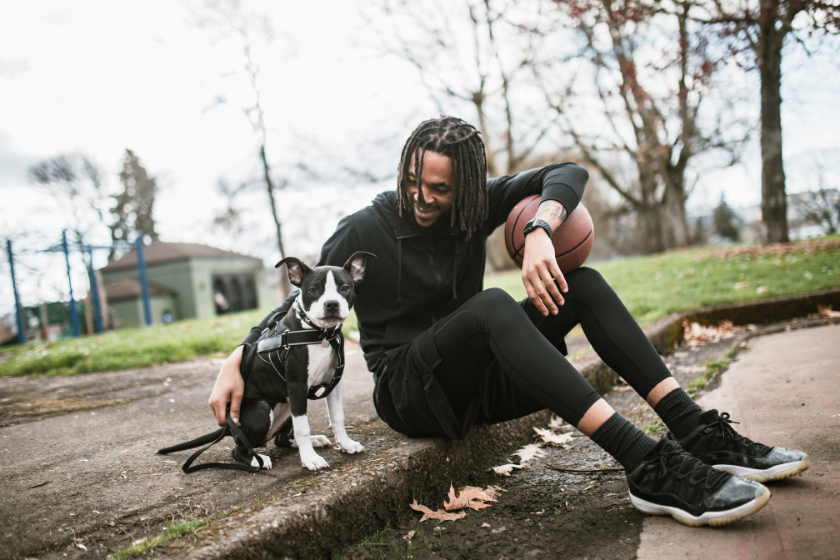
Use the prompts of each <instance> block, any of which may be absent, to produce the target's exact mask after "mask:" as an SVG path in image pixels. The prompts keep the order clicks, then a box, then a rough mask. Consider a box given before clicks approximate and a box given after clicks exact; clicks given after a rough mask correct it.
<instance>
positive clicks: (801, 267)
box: [485, 247, 840, 325]
mask: <svg viewBox="0 0 840 560" xmlns="http://www.w3.org/2000/svg"><path fill="white" fill-rule="evenodd" d="M709 252H710V251H709V249H691V250H686V251H675V252H670V253H664V254H660V255H655V256H651V257H635V258H629V259H623V260H615V261H602V262H595V263H588V264H587V266H590V267H591V268H594V269H596V270H598V271H599V272H600V273H601V274H602V275H603V276H604V278H606V279H607V281H608V282H609V283H610V285H611V286H612V287H613V288H614V289H615V291H616V292H617V293H618V295H619V296H620V297H621V300H622V301H623V302H624V304H625V305H626V306H627V308H628V309H629V310H630V312H631V313H632V314H633V316H634V317H635V318H636V320H637V321H638V322H639V323H640V324H642V325H646V324H648V323H651V322H653V321H655V320H656V319H658V318H660V317H662V316H664V315H667V314H669V313H673V312H676V311H685V310H688V309H696V308H698V307H705V306H707V305H716V304H721V303H734V302H738V301H747V300H752V299H761V298H767V297H774V296H782V295H790V294H798V293H803V292H811V291H816V290H824V289H826V288H836V287H838V286H840V249H838V248H837V247H834V248H832V249H829V250H824V251H815V252H813V253H810V254H808V253H804V252H799V253H790V254H787V255H781V256H777V255H774V254H758V255H755V256H753V255H749V254H744V255H740V256H734V257H731V258H725V259H721V258H702V257H703V256H704V254H708V253H709ZM698 258H699V260H698ZM520 274H521V273H520V271H519V270H515V271H511V272H508V273H504V274H497V275H493V276H489V277H488V278H487V279H486V281H485V287H491V286H498V287H500V288H502V289H504V290H505V291H507V292H508V293H510V294H511V295H512V296H513V297H514V298H516V299H524V298H525V288H524V287H523V285H522V280H521V277H520Z"/></svg>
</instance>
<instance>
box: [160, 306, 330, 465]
mask: <svg viewBox="0 0 840 560" xmlns="http://www.w3.org/2000/svg"><path fill="white" fill-rule="evenodd" d="M295 310H296V311H297V313H298V314H299V315H300V317H301V319H302V320H303V321H305V322H306V324H308V325H312V320H311V319H310V318H309V316H308V315H307V314H306V312H305V311H304V310H303V309H302V308H301V307H300V305H298V304H297V302H295ZM285 315H286V314H285V313H282V314H281V313H278V314H277V315H275V316H274V317H272V319H271V320H270V321H269V324H268V327H266V329H265V330H263V332H262V333H260V337H259V338H258V339H257V343H256V344H257V356H259V358H260V360H262V361H263V362H265V363H266V364H269V365H271V367H272V368H273V369H274V371H276V372H277V375H279V376H280V379H282V380H283V383H285V382H286V378H285V376H284V375H283V373H281V369H282V371H283V372H285V371H286V360H287V358H288V357H289V349H290V348H291V347H292V346H308V345H312V344H320V345H322V346H323V347H324V348H328V347H330V346H332V348H333V350H335V352H336V354H338V365H337V366H336V368H335V374H334V375H333V378H332V380H331V381H330V382H329V383H321V384H320V385H315V386H313V387H310V388H309V394H308V395H307V396H308V398H309V400H318V399H323V398H324V397H326V396H327V395H329V394H330V392H331V391H332V390H333V389H335V387H336V385H338V383H339V381H341V376H342V375H343V374H344V337H343V336H341V323H338V324H337V325H336V326H334V327H332V328H329V329H320V328H317V327H314V328H311V329H304V330H300V331H293V330H290V329H289V327H287V326H286V325H285V324H284V323H283V322H282V319H283V317H285ZM278 365H279V366H281V367H280V368H278ZM244 381H245V383H247V382H248V379H247V377H246V378H245V379H244ZM225 422H226V424H227V425H226V426H225V427H224V428H223V429H221V430H219V431H218V432H215V433H213V434H208V435H207V436H205V437H204V438H199V439H198V440H193V441H192V442H187V443H186V444H180V445H176V446H173V447H168V448H165V449H159V450H158V453H159V454H161V455H166V454H167V453H171V452H173V451H181V450H183V449H189V448H194V447H198V446H199V445H204V444H205V443H208V442H209V445H207V446H205V447H203V448H201V449H199V450H198V451H196V452H195V453H193V454H192V455H191V456H190V457H189V459H187V461H186V462H185V463H184V465H183V467H181V470H183V471H184V474H190V473H194V472H195V471H200V470H204V469H227V470H235V471H245V472H251V473H256V472H259V471H260V469H261V468H262V466H263V461H262V458H260V456H259V454H257V453H256V452H255V451H254V449H253V448H252V447H251V443H250V442H249V441H248V438H246V437H245V434H243V433H242V431H241V430H240V429H239V426H237V425H236V423H235V422H234V421H233V420H232V419H231V417H230V406H228V409H227V410H226V411H225ZM228 435H235V436H236V437H237V438H238V439H239V440H240V441H241V442H242V444H243V445H245V447H246V448H247V450H248V452H249V454H250V455H253V456H254V457H255V458H256V460H257V463H259V466H257V465H253V466H252V465H237V464H235V463H234V464H231V463H203V464H200V465H195V466H193V463H194V462H195V460H196V459H198V456H199V455H201V454H202V453H204V452H205V451H207V450H208V449H210V448H211V447H212V446H214V445H216V444H217V443H219V442H220V441H222V439H223V438H225V437H226V436H228ZM214 437H215V440H213V441H212V442H211V441H210V440H211V439H212V438H214ZM199 441H201V443H199Z"/></svg>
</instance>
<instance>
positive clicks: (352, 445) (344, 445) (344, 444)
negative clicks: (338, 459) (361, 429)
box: [338, 437, 365, 455]
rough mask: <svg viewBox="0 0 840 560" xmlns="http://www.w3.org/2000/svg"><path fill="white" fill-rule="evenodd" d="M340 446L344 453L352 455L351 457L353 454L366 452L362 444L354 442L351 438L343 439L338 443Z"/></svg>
mask: <svg viewBox="0 0 840 560" xmlns="http://www.w3.org/2000/svg"><path fill="white" fill-rule="evenodd" d="M338 446H339V447H340V448H341V450H342V451H344V452H345V453H350V454H351V455H352V454H353V453H361V452H362V451H364V450H365V448H364V447H363V446H362V444H361V443H359V442H358V441H356V440H352V439H350V438H349V437H348V438H344V439H341V440H340V441H339V442H338Z"/></svg>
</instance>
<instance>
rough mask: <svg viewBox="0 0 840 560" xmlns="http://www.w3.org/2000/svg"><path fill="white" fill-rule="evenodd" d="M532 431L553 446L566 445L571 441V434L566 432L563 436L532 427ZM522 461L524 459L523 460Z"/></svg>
mask: <svg viewBox="0 0 840 560" xmlns="http://www.w3.org/2000/svg"><path fill="white" fill-rule="evenodd" d="M534 431H535V432H537V434H539V436H540V437H541V438H542V439H543V441H544V442H546V443H551V444H553V445H561V446H562V445H563V444H564V443H568V442H569V441H570V440H571V439H572V433H571V432H568V433H565V434H555V433H554V432H552V431H551V430H544V429H542V428H537V427H536V426H535V427H534ZM523 460H524V459H523Z"/></svg>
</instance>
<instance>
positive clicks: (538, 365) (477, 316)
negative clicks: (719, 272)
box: [432, 268, 671, 425]
mask: <svg viewBox="0 0 840 560" xmlns="http://www.w3.org/2000/svg"><path fill="white" fill-rule="evenodd" d="M566 281H567V283H568V285H569V291H568V292H567V293H566V294H564V297H565V305H562V306H558V307H559V312H558V314H557V315H549V316H548V317H543V316H542V315H540V314H539V313H538V312H537V311H536V308H535V307H534V306H533V304H532V303H531V302H530V301H527V302H522V303H519V302H516V301H515V300H514V299H513V298H511V297H510V296H509V295H508V294H507V293H506V292H504V291H502V290H500V289H495V288H494V289H489V290H486V291H483V292H481V293H479V294H477V295H476V296H475V297H473V298H472V299H470V300H469V301H468V302H467V303H465V304H464V305H463V306H462V307H460V308H459V309H458V310H457V311H455V312H454V313H452V314H451V315H449V316H448V317H445V318H444V319H442V320H440V321H438V322H437V323H436V324H435V326H434V327H433V332H434V334H433V341H434V345H435V348H436V350H437V353H438V354H439V356H440V363H439V364H438V365H437V367H436V368H435V369H434V371H433V372H432V373H433V375H434V377H435V379H436V380H437V382H438V383H439V385H440V387H441V388H442V389H443V392H444V393H445V395H446V398H447V400H448V401H449V404H450V405H451V407H452V410H453V412H454V413H455V415H456V416H457V417H459V420H462V418H461V416H462V414H463V411H464V410H466V409H467V407H468V404H469V403H470V402H471V401H473V400H474V399H475V398H476V396H477V395H478V394H479V393H480V392H485V393H489V394H490V398H489V399H488V394H484V395H480V397H481V400H482V404H481V408H480V410H479V412H478V416H477V417H476V418H475V421H478V422H489V423H494V422H501V421H505V420H510V419H513V418H518V417H521V416H524V415H527V414H530V413H532V412H535V411H537V410H542V409H544V408H548V409H549V410H551V411H553V412H554V413H556V414H558V415H559V416H560V417H561V418H563V419H564V420H566V421H567V422H569V423H570V424H572V425H577V424H578V422H580V419H581V418H582V417H583V415H584V414H585V413H586V411H587V410H588V409H589V407H591V406H592V405H593V404H594V403H595V402H596V401H597V400H598V399H599V398H600V396H599V394H598V392H597V391H596V390H595V389H594V388H593V387H592V386H591V385H590V384H589V383H588V382H587V381H586V380H585V379H584V378H583V376H581V374H580V373H579V372H578V371H577V370H576V369H575V368H574V366H572V364H571V363H570V362H569V361H568V360H567V359H566V357H565V356H563V355H562V354H561V353H560V351H559V350H558V349H557V346H559V345H560V344H561V341H562V339H563V337H565V336H566V334H568V332H569V331H571V330H572V329H573V328H574V327H575V326H576V325H577V324H580V325H581V326H582V328H583V332H584V333H585V334H586V338H587V339H588V340H589V342H590V343H591V344H592V347H593V348H594V350H595V352H597V354H598V355H599V356H600V357H601V359H603V360H604V362H605V363H606V364H607V365H608V366H609V367H610V368H612V369H613V370H614V371H616V372H617V373H618V374H619V375H620V376H621V377H622V378H624V380H625V381H627V383H628V384H630V385H631V386H632V387H633V389H634V390H635V391H636V392H637V393H638V394H639V395H641V396H642V397H643V398H646V397H647V395H648V393H650V391H651V390H652V389H653V388H654V387H655V386H656V385H657V384H658V383H659V382H661V381H662V380H664V379H666V378H668V377H670V376H671V373H670V372H669V371H668V368H667V367H666V366H665V364H664V363H663V362H662V359H661V358H660V357H659V354H658V353H657V351H656V350H655V349H654V347H653V345H652V344H651V343H650V341H649V340H648V339H647V337H646V336H645V334H644V333H643V332H642V329H641V328H640V327H639V325H638V324H637V323H636V321H635V319H633V317H632V316H631V315H630V312H629V311H628V310H627V308H626V307H625V306H624V304H623V303H622V301H621V300H620V299H619V297H618V295H617V294H616V293H615V292H614V291H613V289H612V288H611V287H610V286H609V284H607V282H606V281H605V280H604V278H603V277H602V276H601V275H600V274H599V273H598V272H597V271H595V270H593V269H590V268H580V269H578V270H575V271H573V272H571V273H569V274H568V275H566ZM494 379H497V380H500V382H501V383H504V384H505V385H506V387H501V388H500V387H496V388H495V389H494V388H491V387H487V385H488V384H491V383H493V380H494ZM482 382H484V384H482Z"/></svg>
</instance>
